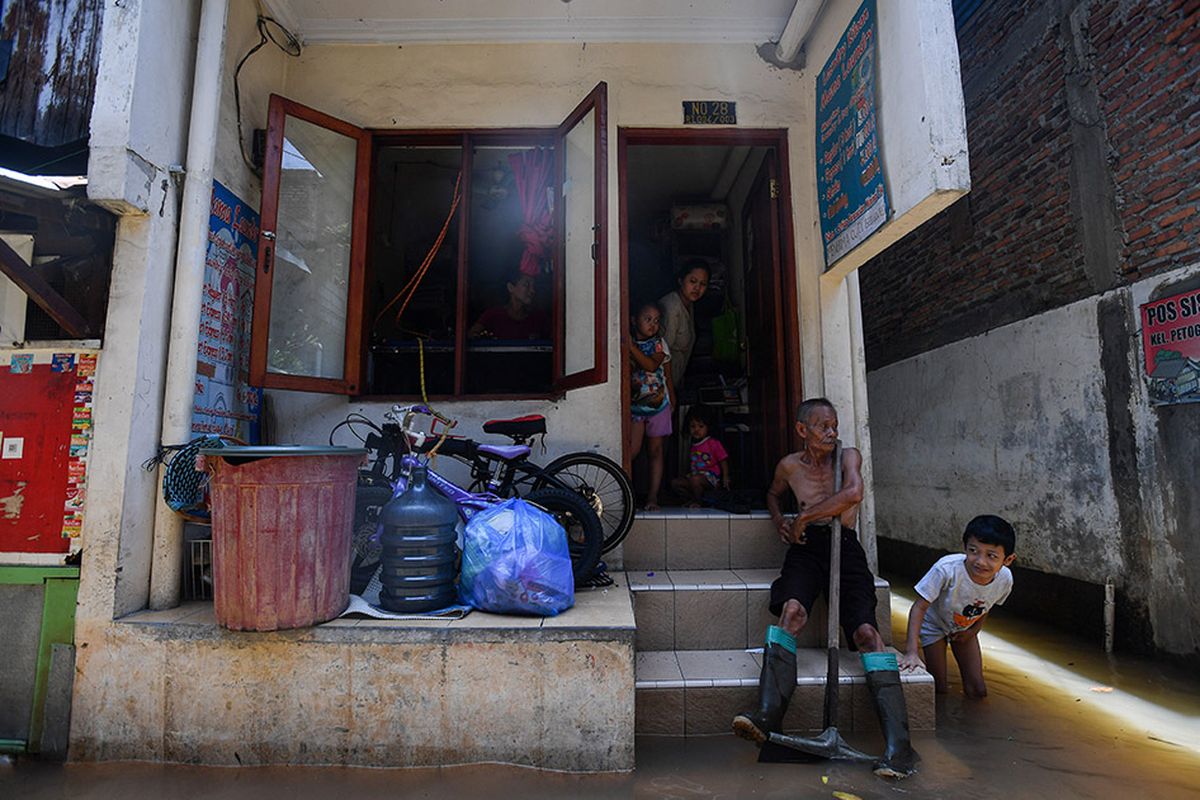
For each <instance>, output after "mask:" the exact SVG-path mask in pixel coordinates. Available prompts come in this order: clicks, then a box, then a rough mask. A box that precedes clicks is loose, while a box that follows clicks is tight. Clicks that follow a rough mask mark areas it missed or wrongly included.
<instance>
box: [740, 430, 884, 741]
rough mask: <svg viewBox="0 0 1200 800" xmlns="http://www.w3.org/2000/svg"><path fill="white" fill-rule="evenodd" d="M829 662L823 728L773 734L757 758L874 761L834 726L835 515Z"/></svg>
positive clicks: (837, 458)
mask: <svg viewBox="0 0 1200 800" xmlns="http://www.w3.org/2000/svg"><path fill="white" fill-rule="evenodd" d="M841 489H842V442H841V440H838V442H837V443H836V444H835V445H834V447H833V493H834V494H837V493H838V492H839V491H841ZM829 537H830V538H829V625H828V631H827V634H826V636H827V641H828V643H829V664H828V668H827V670H826V673H825V714H824V725H825V730H823V731H821V733H820V734H819V735H818V736H816V737H812V738H807V737H803V736H788V735H786V734H782V733H772V734H771V735H770V739H769V740H768V741H767V742H766V743H765V744H764V745H763V746H762V750H761V751H760V752H759V757H758V760H759V761H772V762H789V761H811V760H813V759H814V757H815V758H825V759H830V760H837V761H875V757H874V756H869V755H867V754H866V753H863V752H862V751H860V750H856V749H855V748H853V747H851V746H850V745H849V744H847V743H846V740H845V739H843V738H842V735H841V734H840V733H838V729H837V715H838V627H839V620H840V618H841V613H840V611H841V594H842V518H841V516H840V515H839V516H836V517H834V518H833V523H832V524H831V525H830V531H829Z"/></svg>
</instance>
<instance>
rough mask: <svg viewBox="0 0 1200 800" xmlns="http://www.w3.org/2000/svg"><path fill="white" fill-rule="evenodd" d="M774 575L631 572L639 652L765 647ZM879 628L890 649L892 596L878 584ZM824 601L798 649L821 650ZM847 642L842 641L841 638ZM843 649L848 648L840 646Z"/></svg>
mask: <svg viewBox="0 0 1200 800" xmlns="http://www.w3.org/2000/svg"><path fill="white" fill-rule="evenodd" d="M778 575H779V568H778V567H775V568H774V569H733V570H662V571H659V570H640V571H635V570H630V571H628V572H626V579H627V580H628V582H629V588H630V590H631V591H632V592H633V609H634V616H635V618H636V620H637V638H636V647H637V649H638V650H639V651H658V650H714V649H729V648H737V649H743V650H744V649H746V648H748V647H751V648H753V647H762V643H763V637H764V636H765V635H766V630H767V626H768V625H772V624H774V623H775V622H776V621H777V618H776V617H774V616H772V615H771V613H770V611H768V609H767V605H768V603H769V602H770V587H771V581H773V580H775V578H776V577H777V576H778ZM875 597H876V601H877V602H876V609H875V618H876V626H877V627H878V628H879V632H880V634H881V635H882V636H883V640H884V642H885V643H886V644H889V645H890V644H892V624H891V619H892V618H891V593H890V592H889V590H888V583H887V581H885V580H882V579H880V578H876V579H875ZM825 628H826V616H825V599H824V597H823V596H822V597H821V598H819V599H818V600H817V602H816V605H815V606H814V607H813V613H812V615H811V618H810V619H809V622H808V624H807V625H806V626H805V627H804V630H803V631H801V632H800V637H799V639H798V644H799V646H800V647H823V646H824V643H825ZM842 638H843V639H844V638H845V637H844V636H843V637H842ZM842 644H843V646H844V645H845V642H843V643H842Z"/></svg>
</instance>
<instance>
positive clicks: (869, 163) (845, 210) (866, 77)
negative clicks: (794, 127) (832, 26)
mask: <svg viewBox="0 0 1200 800" xmlns="http://www.w3.org/2000/svg"><path fill="white" fill-rule="evenodd" d="M875 42H876V34H875V0H866V2H864V3H863V4H862V6H860V7H859V9H858V11H857V12H856V13H855V15H854V19H853V21H852V22H851V23H850V27H849V28H847V29H846V32H845V33H844V34H842V38H841V39H840V40H839V41H838V43H837V47H835V48H834V50H833V54H832V55H831V56H829V60H828V61H826V62H825V66H824V68H822V69H821V74H820V75H818V76H817V192H818V200H819V205H820V211H821V239H822V242H823V243H824V245H825V265H826V268H828V267H829V266H831V265H832V264H833V263H834V262H835V261H837V260H838V259H839V258H841V257H842V256H844V255H845V254H846V253H848V252H850V251H851V250H853V249H854V247H855V246H856V245H858V244H859V243H860V242H862V241H863V240H864V239H866V238H867V237H868V236H870V235H871V234H872V233H873V232H874V231H875V230H876V229H878V228H879V226H880V225H882V224H883V223H884V222H886V221H887V218H888V199H887V190H886V188H885V187H884V185H883V168H882V165H881V164H880V161H879V138H878V136H877V134H876V128H875V61H876V59H875Z"/></svg>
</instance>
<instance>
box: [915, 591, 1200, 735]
mask: <svg viewBox="0 0 1200 800" xmlns="http://www.w3.org/2000/svg"><path fill="white" fill-rule="evenodd" d="M912 603H913V601H912V599H910V598H909V597H905V596H903V595H901V594H897V593H896V591H895V590H894V589H893V591H892V615H893V617H894V618H895V619H894V622H893V628H894V630H895V631H896V638H895V643H896V647H897V648H898V649H903V647H904V638H903V636H904V632H905V630H906V621H907V619H908V612H909V609H910V608H912ZM979 644H980V647H981V648H982V650H983V658H984V678H985V679H987V678H988V673H989V671H992V670H996V669H997V668H999V669H1001V670H1003V671H1006V672H1010V673H1019V674H1020V675H1023V676H1024V677H1025V678H1027V679H1029V680H1033V681H1037V682H1038V683H1040V684H1041V685H1042V686H1043V687H1045V688H1048V689H1051V690H1053V691H1054V692H1056V693H1058V694H1060V695H1062V696H1063V697H1064V699H1065V698H1072V699H1073V700H1075V701H1077V702H1079V703H1080V704H1082V705H1084V706H1086V707H1088V708H1090V709H1092V710H1095V711H1098V712H1100V713H1101V714H1105V715H1107V716H1108V717H1110V718H1111V719H1112V721H1113V722H1114V723H1117V724H1119V725H1122V726H1124V727H1126V728H1128V729H1130V730H1133V731H1137V732H1140V733H1142V734H1143V735H1145V736H1147V737H1148V738H1150V739H1154V740H1156V741H1159V742H1164V743H1166V744H1170V745H1174V746H1175V747H1178V748H1181V749H1183V750H1187V751H1190V752H1192V753H1195V754H1200V715H1197V714H1185V713H1180V712H1179V711H1176V710H1174V709H1172V708H1169V707H1166V706H1163V705H1160V704H1158V703H1152V702H1150V701H1148V700H1145V699H1143V698H1141V697H1137V696H1136V695H1133V694H1131V693H1129V692H1127V691H1123V690H1122V689H1121V688H1120V687H1119V686H1111V685H1101V684H1097V683H1096V681H1095V680H1094V679H1093V678H1089V677H1088V676H1086V675H1082V674H1080V673H1078V672H1075V671H1073V670H1071V669H1070V668H1068V667H1064V666H1061V665H1059V664H1057V663H1055V662H1053V661H1048V660H1047V659H1045V658H1043V657H1041V656H1039V655H1038V654H1036V653H1034V652H1032V651H1030V650H1027V649H1025V648H1024V647H1021V646H1020V645H1019V644H1017V643H1016V642H1014V641H1012V640H1011V639H1007V638H1004V637H1002V636H999V635H997V634H996V633H994V632H990V631H988V630H987V629H984V630H983V631H981V632H980V634H979ZM1081 655H1090V654H1081ZM947 657H948V658H949V660H950V663H951V664H953V663H954V658H953V656H950V655H949V654H947ZM950 669H951V675H952V676H954V667H953V666H951V668H950ZM956 690H957V687H954V686H952V688H951V691H956Z"/></svg>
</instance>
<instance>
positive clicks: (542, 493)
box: [522, 488, 603, 583]
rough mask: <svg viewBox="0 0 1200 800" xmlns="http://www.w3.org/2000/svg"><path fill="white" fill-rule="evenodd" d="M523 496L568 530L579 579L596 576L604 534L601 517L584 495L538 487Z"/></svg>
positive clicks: (573, 567)
mask: <svg viewBox="0 0 1200 800" xmlns="http://www.w3.org/2000/svg"><path fill="white" fill-rule="evenodd" d="M522 499H524V500H525V502H527V503H532V504H533V505H535V506H537V507H538V508H540V509H542V510H543V511H545V512H546V513H547V514H550V515H552V516H553V517H554V518H555V519H556V520H557V521H558V524H559V525H562V526H563V529H564V530H566V532H567V546H568V548H569V549H570V551H571V571H572V572H573V573H574V574H575V582H576V583H579V582H580V581H585V580H587V579H588V578H590V577H592V573H593V572H595V571H596V564H598V563H599V562H600V542H601V540H602V539H603V536H602V534H601V529H600V519H599V518H598V517H597V516H596V513H595V512H594V511H592V508H591V506H589V505H588V504H587V503H586V502H585V501H584V499H583V498H582V497H580V496H579V495H577V494H575V493H574V492H570V491H567V490H566V489H554V488H545V489H535V490H533V491H532V492H530V493H529V494H527V495H525V496H524V498H522Z"/></svg>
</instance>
